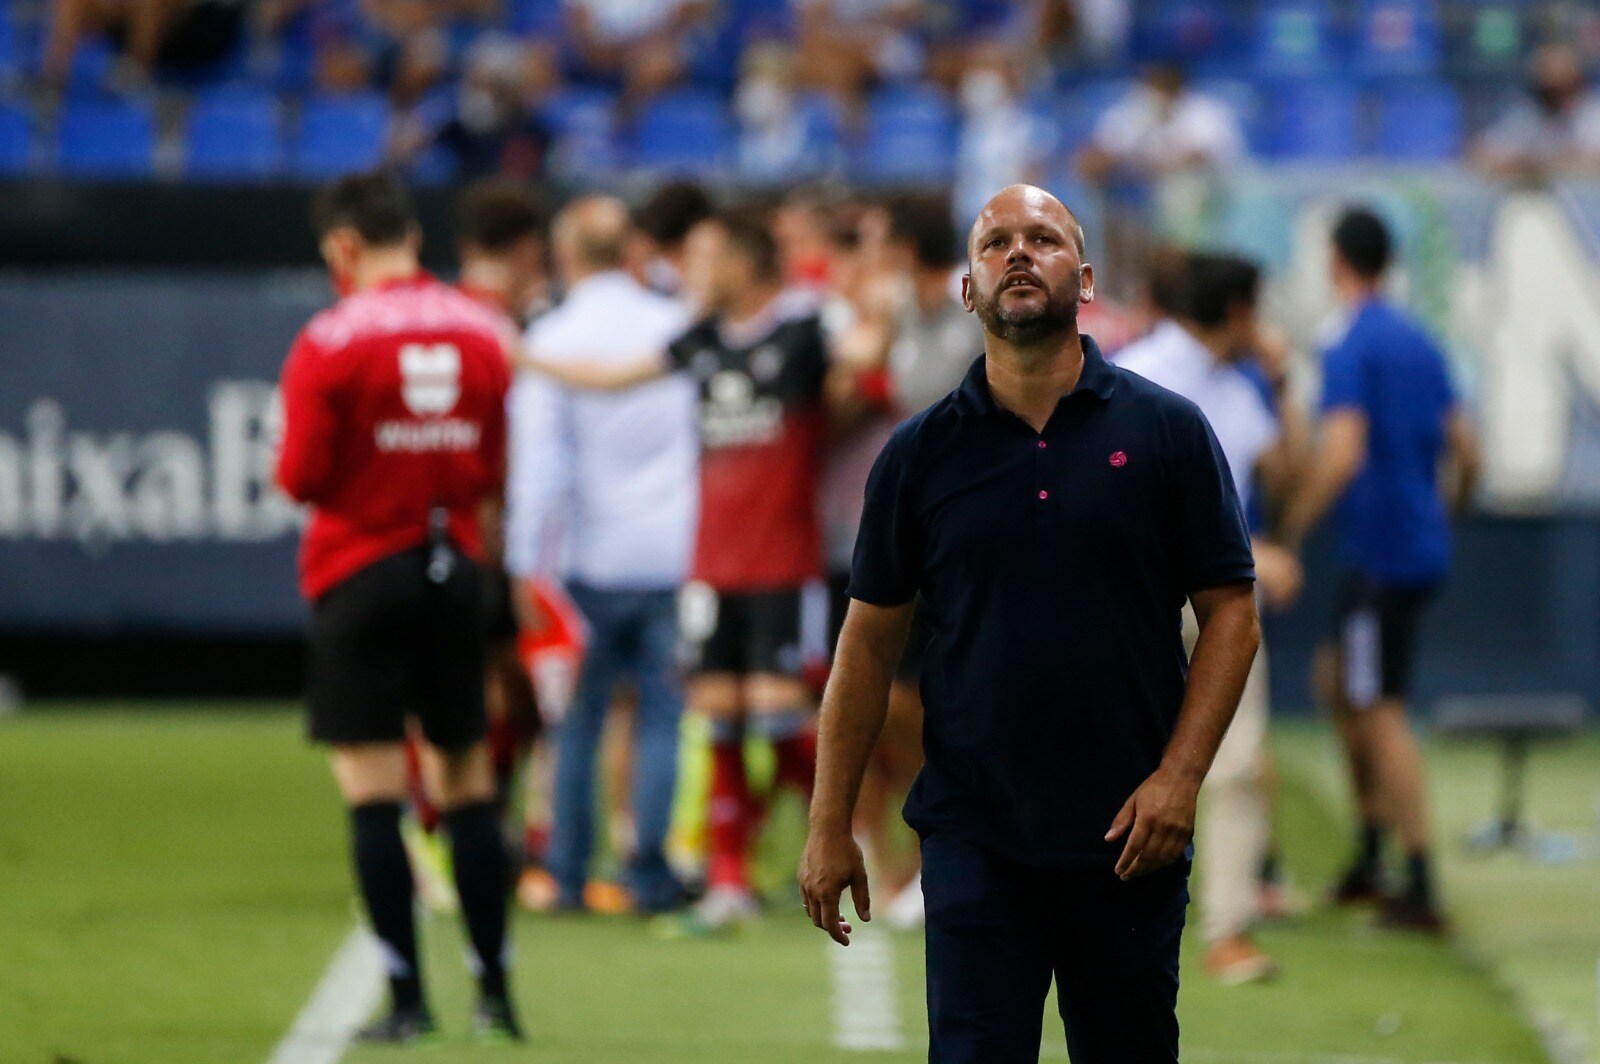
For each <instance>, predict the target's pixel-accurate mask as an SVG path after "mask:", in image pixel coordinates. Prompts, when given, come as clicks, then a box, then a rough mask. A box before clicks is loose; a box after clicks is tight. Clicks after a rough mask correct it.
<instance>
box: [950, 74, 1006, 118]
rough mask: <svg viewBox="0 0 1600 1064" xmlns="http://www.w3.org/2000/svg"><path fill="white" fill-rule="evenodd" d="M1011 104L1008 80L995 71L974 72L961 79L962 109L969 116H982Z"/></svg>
mask: <svg viewBox="0 0 1600 1064" xmlns="http://www.w3.org/2000/svg"><path fill="white" fill-rule="evenodd" d="M1010 102H1011V90H1010V89H1009V88H1007V86H1006V79H1005V78H1004V76H1002V75H1001V74H999V73H997V72H996V71H993V70H974V71H972V72H971V73H970V74H968V75H967V76H966V77H964V78H962V79H961V108H962V110H964V111H965V112H966V113H967V114H969V115H981V114H984V113H985V112H988V111H993V110H995V109H997V108H1000V107H1004V106H1005V105H1006V104H1008V103H1010Z"/></svg>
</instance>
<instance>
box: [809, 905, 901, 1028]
mask: <svg viewBox="0 0 1600 1064" xmlns="http://www.w3.org/2000/svg"><path fill="white" fill-rule="evenodd" d="M853 922H854V924H855V930H854V931H853V932H852V933H851V935H850V945H849V947H848V948H844V947H840V946H837V945H835V944H834V943H833V941H832V940H831V939H830V940H829V941H828V944H827V950H828V967H829V969H830V970H831V973H832V976H833V1044H834V1046H835V1047H837V1048H839V1049H847V1050H852V1051H854V1052H858V1053H860V1052H872V1051H878V1050H895V1049H904V1048H905V1047H906V1038H905V1035H904V1033H902V1032H901V1030H900V1008H899V1005H898V1003H897V1001H896V997H895V982H894V950H893V948H892V947H891V946H890V943H889V933H888V932H887V931H884V930H883V929H882V928H881V927H875V926H874V925H872V924H863V923H861V922H860V921H853Z"/></svg>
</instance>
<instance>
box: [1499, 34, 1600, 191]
mask: <svg viewBox="0 0 1600 1064" xmlns="http://www.w3.org/2000/svg"><path fill="white" fill-rule="evenodd" d="M1583 66H1584V63H1583V57H1582V56H1581V55H1580V54H1579V53H1578V51H1577V50H1576V49H1574V48H1573V47H1572V46H1571V45H1569V44H1547V45H1545V46H1544V47H1542V48H1540V49H1539V50H1538V51H1537V52H1535V53H1534V54H1533V58H1532V59H1531V60H1530V61H1529V63H1528V84H1527V99H1525V100H1524V101H1522V102H1520V103H1518V104H1516V105H1515V106H1513V107H1512V108H1511V109H1510V110H1509V111H1508V112H1506V114H1505V115H1504V116H1503V117H1502V118H1501V119H1500V120H1499V121H1498V122H1496V123H1495V124H1494V125H1492V126H1490V127H1489V129H1488V130H1487V131H1486V132H1485V133H1484V134H1483V135H1482V136H1481V137H1479V138H1478V141H1477V143H1476V144H1474V145H1473V150H1472V161H1473V163H1474V165H1475V166H1477V168H1478V169H1479V170H1482V171H1484V172H1485V173H1487V174H1489V175H1490V176H1491V177H1498V178H1504V179H1509V180H1526V181H1541V180H1546V179H1548V178H1551V177H1559V176H1561V175H1588V176H1593V175H1594V174H1596V173H1600V95H1597V94H1596V93H1595V92H1594V90H1593V89H1591V88H1590V87H1589V85H1588V83H1587V79H1586V78H1585V76H1584V71H1583Z"/></svg>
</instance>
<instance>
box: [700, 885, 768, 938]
mask: <svg viewBox="0 0 1600 1064" xmlns="http://www.w3.org/2000/svg"><path fill="white" fill-rule="evenodd" d="M694 915H695V920H696V922H697V923H698V924H700V926H701V927H702V928H704V929H705V930H707V931H723V930H728V929H731V928H733V927H737V926H740V925H743V924H749V923H753V922H755V921H756V920H758V919H760V918H761V907H760V906H759V905H757V904H756V899H755V897H754V895H752V894H751V893H750V892H749V891H748V890H746V889H745V888H743V887H712V888H711V889H710V890H709V891H707V892H706V896H705V897H703V898H701V899H700V904H698V905H696V906H695V909H694Z"/></svg>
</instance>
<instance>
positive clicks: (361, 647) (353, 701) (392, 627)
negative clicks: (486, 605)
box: [309, 547, 486, 750]
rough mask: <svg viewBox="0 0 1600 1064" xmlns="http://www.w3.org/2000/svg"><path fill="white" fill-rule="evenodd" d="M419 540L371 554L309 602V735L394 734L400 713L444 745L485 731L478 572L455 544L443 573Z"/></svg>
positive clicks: (377, 737)
mask: <svg viewBox="0 0 1600 1064" xmlns="http://www.w3.org/2000/svg"><path fill="white" fill-rule="evenodd" d="M428 558H429V551H428V548H426V547H418V548H416V549H413V550H408V551H404V552H402V553H400V554H395V555H391V556H390V557H388V558H384V559H383V560H382V561H378V562H374V563H373V564H371V565H369V566H367V567H366V568H365V569H362V570H360V571H359V572H357V573H355V574H354V575H352V576H351V577H349V578H348V579H346V580H344V581H343V582H341V583H339V584H337V585H335V586H334V587H332V588H330V589H329V590H328V592H327V593H326V594H324V595H323V596H322V597H321V598H319V599H318V600H317V602H316V605H315V606H314V607H313V608H312V625H311V675H310V692H309V702H310V712H311V729H310V730H311V738H312V739H313V740H315V741H317V742H323V743H334V744H352V743H387V742H399V741H400V740H402V739H404V738H405V734H406V719H407V718H408V717H415V718H416V719H417V721H418V722H419V723H420V724H421V726H422V734H423V735H424V736H425V737H426V738H427V740H428V741H429V742H430V743H432V744H433V745H435V746H438V747H440V748H442V749H445V750H462V749H465V748H467V747H469V746H471V745H472V744H473V743H476V742H477V741H478V740H480V739H482V738H483V736H484V732H485V728H486V720H485V714H484V704H483V673H484V655H485V638H484V623H483V575H482V571H481V570H480V568H479V567H478V566H477V565H475V564H473V562H472V561H471V560H470V559H468V558H467V557H466V556H465V555H463V554H461V553H460V552H453V565H452V566H451V569H450V572H449V575H448V576H447V577H446V578H445V580H444V582H443V583H434V582H433V581H432V580H430V579H429V578H428V572H427V567H428Z"/></svg>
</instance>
